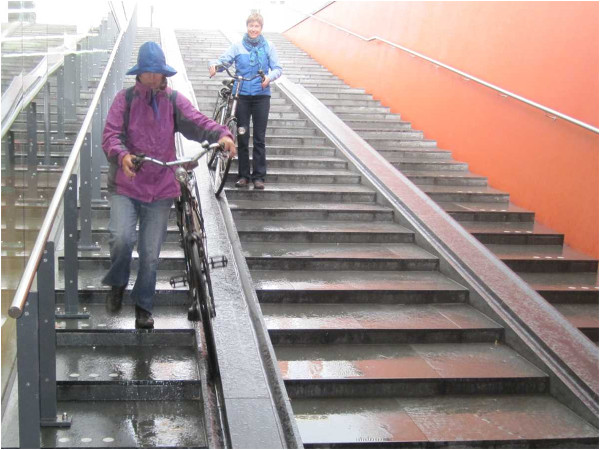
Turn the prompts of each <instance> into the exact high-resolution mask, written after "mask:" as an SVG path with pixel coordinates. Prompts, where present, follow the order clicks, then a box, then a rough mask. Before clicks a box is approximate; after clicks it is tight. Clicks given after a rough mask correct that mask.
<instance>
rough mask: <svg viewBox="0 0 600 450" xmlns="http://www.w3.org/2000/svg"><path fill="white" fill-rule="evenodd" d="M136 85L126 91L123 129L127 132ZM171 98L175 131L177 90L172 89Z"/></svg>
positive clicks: (175, 128) (175, 130)
mask: <svg viewBox="0 0 600 450" xmlns="http://www.w3.org/2000/svg"><path fill="white" fill-rule="evenodd" d="M134 89H135V86H131V87H130V88H127V90H126V91H125V114H124V117H123V130H125V132H127V130H128V129H129V114H130V112H131V102H133V94H134ZM169 100H171V104H172V105H173V126H174V132H175V133H176V132H177V131H178V130H177V91H171V95H170V96H169Z"/></svg>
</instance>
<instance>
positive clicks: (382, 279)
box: [251, 270, 468, 304]
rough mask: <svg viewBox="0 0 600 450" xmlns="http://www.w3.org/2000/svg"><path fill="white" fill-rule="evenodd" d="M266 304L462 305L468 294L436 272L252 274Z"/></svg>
mask: <svg viewBox="0 0 600 450" xmlns="http://www.w3.org/2000/svg"><path fill="white" fill-rule="evenodd" d="M251 274H252V280H253V281H254V287H255V289H256V294H257V296H258V298H259V300H260V301H261V302H265V303H369V302H375V303H381V304H385V303H393V304H395V303H405V304H410V303H412V304H414V303H464V302H465V301H466V299H467V297H468V290H467V289H465V288H464V287H463V286H461V285H459V284H458V283H455V282H454V281H452V280H450V279H448V278H447V277H445V276H443V275H442V274H440V273H439V272H416V271H408V272H392V271H384V272H381V271H369V272H364V271H326V270H320V271H308V270H298V271H280V270H252V271H251Z"/></svg>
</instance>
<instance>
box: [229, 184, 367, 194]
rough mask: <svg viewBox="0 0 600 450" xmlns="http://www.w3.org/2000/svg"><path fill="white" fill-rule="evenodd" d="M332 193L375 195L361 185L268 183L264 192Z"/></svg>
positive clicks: (231, 189) (237, 191)
mask: <svg viewBox="0 0 600 450" xmlns="http://www.w3.org/2000/svg"><path fill="white" fill-rule="evenodd" d="M225 190H226V191H230V192H235V193H247V192H250V191H249V190H248V189H240V188H234V187H233V185H229V186H226V187H225ZM269 191H271V192H298V193H302V192H324V193H326V192H331V193H358V194H373V195H375V191H373V190H372V189H371V188H369V187H365V186H363V185H360V184H329V183H327V184H325V183H324V184H298V183H266V184H265V189H264V190H263V191H261V193H264V192H269Z"/></svg>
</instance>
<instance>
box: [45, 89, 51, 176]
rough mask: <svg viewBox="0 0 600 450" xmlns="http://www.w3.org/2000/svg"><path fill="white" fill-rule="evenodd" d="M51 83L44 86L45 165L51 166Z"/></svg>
mask: <svg viewBox="0 0 600 450" xmlns="http://www.w3.org/2000/svg"><path fill="white" fill-rule="evenodd" d="M50 124H51V122H50V83H49V82H46V84H45V86H44V165H46V166H49V165H50V135H51V131H52V130H51V128H50Z"/></svg>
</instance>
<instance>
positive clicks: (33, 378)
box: [17, 292, 42, 448]
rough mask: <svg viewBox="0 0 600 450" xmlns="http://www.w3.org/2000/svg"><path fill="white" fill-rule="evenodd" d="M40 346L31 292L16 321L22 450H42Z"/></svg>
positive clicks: (35, 305) (36, 314) (33, 298)
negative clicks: (30, 449) (29, 449)
mask: <svg viewBox="0 0 600 450" xmlns="http://www.w3.org/2000/svg"><path fill="white" fill-rule="evenodd" d="M38 345H39V341H38V294H37V292H30V293H29V295H28V296H27V302H25V307H24V308H23V315H22V316H21V317H20V318H19V320H17V373H18V380H19V381H18V383H19V447H20V448H40V447H41V437H42V435H41V431H40V359H39V346H38Z"/></svg>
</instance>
